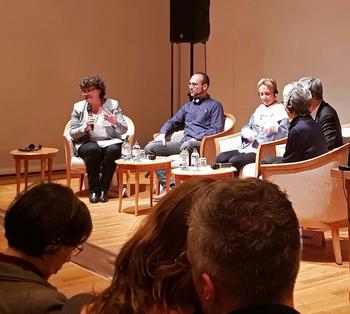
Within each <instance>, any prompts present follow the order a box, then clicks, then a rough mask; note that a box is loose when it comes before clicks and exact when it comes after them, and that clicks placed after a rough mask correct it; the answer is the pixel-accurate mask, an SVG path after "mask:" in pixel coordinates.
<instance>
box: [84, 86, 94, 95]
mask: <svg viewBox="0 0 350 314" xmlns="http://www.w3.org/2000/svg"><path fill="white" fill-rule="evenodd" d="M95 89H96V88H95V87H90V88H87V89H82V90H81V94H82V95H86V94H90V93H92V92H93V91H94V90H95Z"/></svg>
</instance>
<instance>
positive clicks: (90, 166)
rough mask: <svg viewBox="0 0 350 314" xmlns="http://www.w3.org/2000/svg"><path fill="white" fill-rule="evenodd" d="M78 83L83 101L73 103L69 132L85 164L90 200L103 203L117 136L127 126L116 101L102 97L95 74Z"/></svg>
mask: <svg viewBox="0 0 350 314" xmlns="http://www.w3.org/2000/svg"><path fill="white" fill-rule="evenodd" d="M79 86H80V89H81V94H82V95H83V97H84V100H81V101H79V102H77V103H75V104H74V109H73V112H72V118H71V125H70V132H69V134H70V136H71V137H72V138H73V142H74V145H75V149H76V153H77V155H79V156H80V157H81V158H83V160H84V163H85V165H86V169H87V174H88V179H89V200H90V203H97V202H107V201H108V190H109V186H110V184H111V180H112V177H113V173H114V170H115V167H116V164H115V162H114V161H115V160H116V159H119V158H120V156H121V143H122V140H121V135H122V134H124V133H125V132H126V131H127V130H128V126H127V124H126V122H125V119H124V117H123V113H122V110H121V108H120V106H119V103H118V101H117V100H114V99H111V98H106V97H105V94H106V87H105V84H104V82H103V81H102V79H101V78H100V77H99V76H97V75H89V76H86V77H85V78H83V79H82V80H81V82H80V84H79ZM111 140H114V141H111ZM100 173H101V175H100Z"/></svg>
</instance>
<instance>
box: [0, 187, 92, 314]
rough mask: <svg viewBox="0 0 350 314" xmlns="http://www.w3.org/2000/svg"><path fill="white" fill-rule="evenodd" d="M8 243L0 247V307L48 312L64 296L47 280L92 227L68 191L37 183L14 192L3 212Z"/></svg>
mask: <svg viewBox="0 0 350 314" xmlns="http://www.w3.org/2000/svg"><path fill="white" fill-rule="evenodd" d="M4 225H5V237H6V239H7V242H8V247H7V248H6V249H5V251H4V252H3V253H0V295H1V298H0V313H31V314H32V313H51V312H52V313H53V312H55V311H59V310H61V309H62V308H63V306H64V305H65V303H66V302H68V300H67V298H66V297H65V296H64V295H63V294H62V293H60V292H58V291H57V289H56V288H55V287H54V286H52V285H51V284H50V283H49V282H48V278H49V277H50V276H51V275H53V274H55V273H57V272H58V271H59V270H60V269H61V267H62V265H63V264H64V263H66V262H69V261H70V259H71V257H72V255H76V254H79V253H80V252H81V250H82V245H83V243H84V242H85V241H86V240H87V238H88V237H89V235H90V233H91V230H92V222H91V217H90V212H89V210H88V208H87V206H86V205H85V204H84V203H83V202H81V201H80V200H79V199H78V198H77V197H76V196H75V195H74V193H73V191H72V190H71V189H70V188H68V187H65V186H62V185H59V184H54V183H42V184H39V185H36V186H33V187H31V188H30V189H29V190H28V191H26V192H24V193H22V194H20V195H19V196H18V197H17V198H16V199H15V200H14V202H13V203H12V204H11V205H10V207H9V208H8V210H7V211H6V214H5V223H4Z"/></svg>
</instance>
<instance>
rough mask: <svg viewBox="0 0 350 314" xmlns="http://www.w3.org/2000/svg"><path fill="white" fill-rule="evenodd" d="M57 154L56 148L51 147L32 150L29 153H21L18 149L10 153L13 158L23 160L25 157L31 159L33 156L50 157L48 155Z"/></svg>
mask: <svg viewBox="0 0 350 314" xmlns="http://www.w3.org/2000/svg"><path fill="white" fill-rule="evenodd" d="M57 152H58V149H57V148H52V147H42V148H41V149H38V150H33V151H31V152H22V151H20V150H18V149H14V150H12V151H10V154H11V155H13V157H21V158H24V159H25V157H26V156H27V157H33V156H45V155H47V156H50V155H55V154H56V153H57Z"/></svg>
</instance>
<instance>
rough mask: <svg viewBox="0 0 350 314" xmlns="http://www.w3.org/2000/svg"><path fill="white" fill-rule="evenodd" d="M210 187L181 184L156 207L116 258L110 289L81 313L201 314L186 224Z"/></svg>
mask: <svg viewBox="0 0 350 314" xmlns="http://www.w3.org/2000/svg"><path fill="white" fill-rule="evenodd" d="M213 181H214V180H213V179H210V178H201V179H192V180H188V181H185V182H184V183H182V184H181V185H179V186H177V187H175V189H173V190H172V191H170V192H169V193H168V194H167V195H166V196H165V197H164V198H162V199H161V200H160V202H159V203H157V205H156V206H155V207H154V208H153V210H152V212H151V213H150V214H149V216H148V217H147V218H146V219H145V220H144V222H143V224H142V225H141V226H140V227H139V228H138V230H137V231H136V232H135V233H134V235H133V236H132V237H131V238H130V239H129V240H128V241H127V242H126V243H125V245H124V246H123V247H122V249H121V251H120V252H119V253H118V256H117V258H116V261H115V273H114V277H113V280H112V283H111V286H110V287H108V288H107V289H106V290H105V291H104V292H103V293H102V294H100V295H98V296H97V297H96V299H95V300H94V302H93V303H91V304H89V305H88V306H87V307H86V308H85V310H84V311H83V312H82V313H89V314H92V313H103V314H108V313H111V314H112V313H113V314H114V313H120V314H121V313H125V314H126V313H135V314H137V313H138V314H141V313H142V314H144V313H152V314H156V313H159V314H161V313H163V314H165V313H168V314H170V313H172V314H175V313H184V314H185V313H202V312H201V309H200V306H199V300H198V299H197V296H196V293H195V290H194V287H193V283H192V276H191V268H190V264H189V263H188V261H187V259H186V258H185V257H186V254H185V251H186V247H187V246H186V243H187V230H188V225H187V218H188V215H189V210H190V208H191V205H192V203H193V201H194V200H195V198H196V197H195V195H196V192H198V194H199V195H200V189H201V187H203V186H206V185H208V184H209V183H211V182H213Z"/></svg>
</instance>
